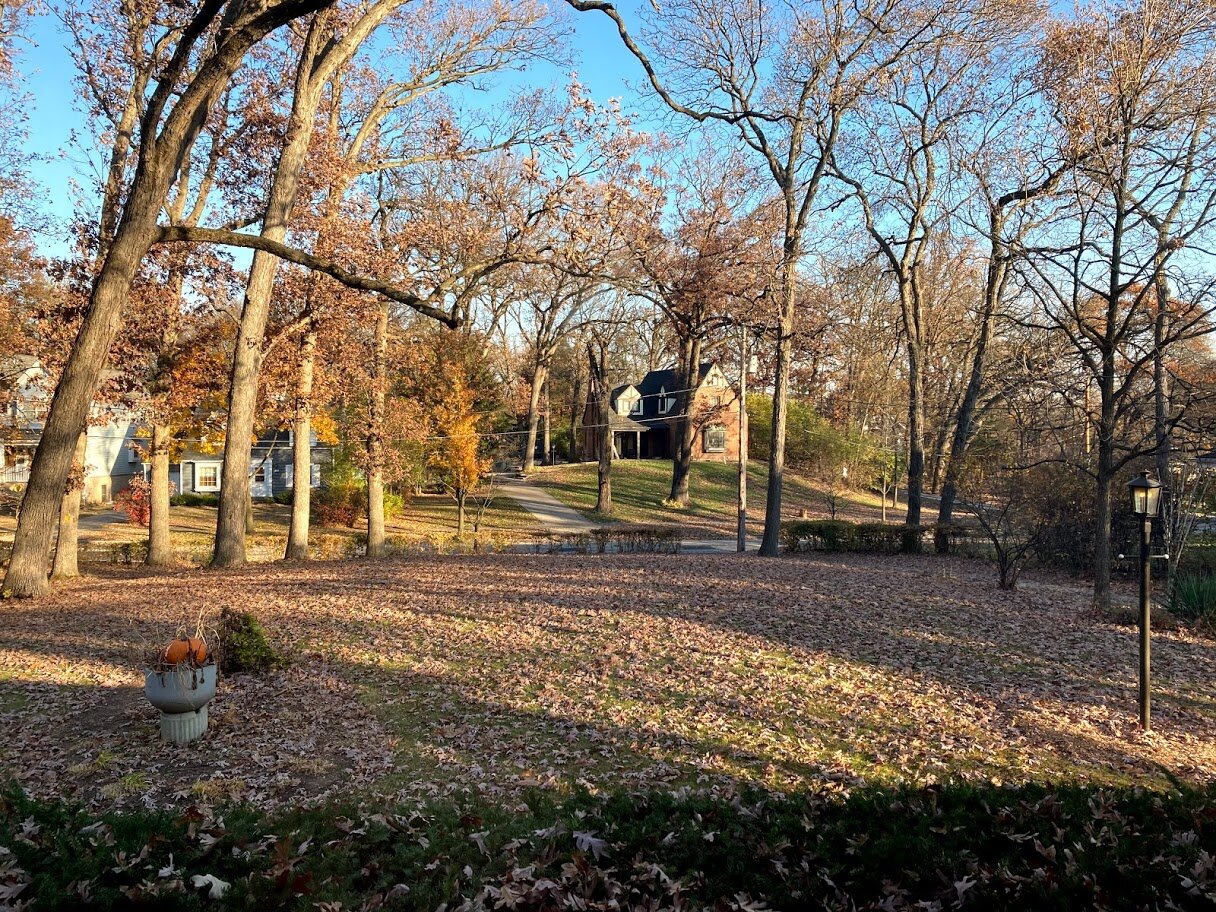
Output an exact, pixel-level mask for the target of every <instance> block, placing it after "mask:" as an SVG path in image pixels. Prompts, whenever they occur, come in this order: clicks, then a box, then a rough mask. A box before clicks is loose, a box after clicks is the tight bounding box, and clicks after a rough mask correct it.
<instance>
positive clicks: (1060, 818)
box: [0, 785, 1216, 912]
mask: <svg viewBox="0 0 1216 912" xmlns="http://www.w3.org/2000/svg"><path fill="white" fill-rule="evenodd" d="M398 810H399V809H390V808H373V807H369V806H367V805H364V806H361V807H356V806H354V805H351V806H347V807H343V806H327V807H323V808H316V809H310V810H301V811H297V812H294V813H291V814H287V815H281V816H276V817H270V818H268V817H264V816H260V815H258V814H257V813H255V812H252V811H250V810H249V809H246V808H239V807H237V808H227V809H223V810H219V809H216V810H214V811H213V810H211V809H208V808H205V807H199V806H196V805H192V804H190V803H189V801H188V800H185V801H183V803H182V806H181V809H180V811H179V812H177V813H133V814H112V815H103V816H101V817H96V816H92V815H90V814H88V813H86V812H84V811H82V810H80V809H78V808H71V807H68V806H64V805H57V804H41V803H34V802H31V801H29V800H27V799H26V798H25V797H24V796H23V795H21V794H20V793H18V792H17V791H15V790H9V791H8V792H6V793H4V797H2V798H0V846H3V847H4V848H2V849H0V907H3V906H4V903H5V901H6V900H7V902H9V903H13V904H17V905H18V907H20V904H21V903H28V904H29V908H31V909H75V908H80V907H82V906H87V907H91V908H116V909H117V908H124V909H125V908H156V909H203V908H213V909H220V908H223V909H265V908H292V909H316V908H321V909H327V910H339V909H341V910H349V909H375V908H386V909H398V908H400V909H425V910H428V912H429V910H435V909H437V908H438V907H440V906H441V905H442V904H445V903H446V909H447V910H449V912H451V910H454V909H478V908H487V909H495V908H510V909H518V910H557V909H566V908H583V909H713V910H715V912H716V910H727V909H740V910H758V909H765V908H770V909H818V908H827V909H852V908H873V909H912V908H918V909H951V908H982V909H985V910H986V912H987V910H995V909H1035V910H1052V909H1058V910H1064V909H1082V908H1084V909H1152V908H1160V909H1167V908H1170V909H1173V908H1177V909H1210V908H1212V907H1213V904H1216V857H1214V854H1216V786H1212V787H1209V788H1208V789H1206V790H1203V791H1191V790H1188V791H1181V792H1176V793H1172V794H1169V795H1163V794H1159V793H1154V792H1148V791H1143V790H1107V789H1095V788H1083V787H1058V788H1052V787H1047V786H1039V785H1030V786H1019V787H997V786H974V785H943V786H935V787H930V788H926V789H920V790H912V789H903V790H863V791H860V792H855V793H853V794H852V795H851V796H849V797H847V798H840V797H818V796H800V797H776V796H773V795H769V794H765V793H759V792H753V793H748V794H743V795H740V796H739V797H737V798H735V799H733V800H731V801H727V800H724V799H720V798H709V797H704V796H697V795H687V794H683V795H681V794H677V795H672V794H665V793H651V794H646V795H627V794H613V795H601V796H592V795H588V794H581V795H575V796H572V797H569V798H566V799H564V800H561V801H558V800H556V799H555V797H554V796H553V795H551V794H543V793H537V794H535V795H532V796H530V797H529V798H527V799H526V800H525V801H524V802H521V803H518V804H515V803H512V804H509V805H508V806H502V805H496V804H494V803H490V802H485V801H480V800H470V801H468V802H466V803H462V804H457V803H452V802H448V803H441V804H436V805H434V806H431V807H428V808H426V809H424V810H422V811H402V812H400V813H399V812H398ZM339 904H340V905H339Z"/></svg>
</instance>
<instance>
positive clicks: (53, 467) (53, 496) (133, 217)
mask: <svg viewBox="0 0 1216 912" xmlns="http://www.w3.org/2000/svg"><path fill="white" fill-rule="evenodd" d="M168 183H169V182H168V181H167V180H164V181H153V180H152V179H151V178H147V179H144V180H143V181H139V180H138V179H137V182H136V186H135V188H134V190H133V193H132V199H131V200H130V202H129V203H128V205H127V213H126V216H125V217H124V220H123V223H122V225H121V226H120V227H119V230H118V233H117V235H116V236H115V238H114V243H113V245H112V246H111V247H110V252H109V255H108V256H107V257H106V260H105V263H104V264H103V265H102V268H101V272H100V273H99V274H98V276H97V281H96V283H95V284H94V286H93V294H92V296H91V297H90V302H91V303H90V307H89V309H88V311H86V315H85V319H84V322H83V323H82V324H81V326H80V331H79V332H78V333H77V336H76V342H75V344H73V346H72V351H71V353H70V354H69V355H68V360H67V364H66V365H65V366H64V369H63V374H62V376H61V377H60V380H59V385H58V386H57V387H56V388H55V395H54V397H53V398H52V400H51V408H50V411H49V412H48V413H47V417H46V424H45V425H44V426H43V431H42V438H41V439H40V440H39V442H38V449H37V450H36V451H35V452H34V459H33V463H32V465H31V466H30V478H29V483H28V484H27V485H26V489H25V497H24V499H23V500H22V502H21V516H20V518H19V520H18V522H17V531H16V533H15V535H14V536H13V553H12V558H11V560H10V562H9V568H8V573H7V574H6V575H5V577H4V587H3V592H4V593H5V594H7V595H10V596H12V597H15V598H31V597H34V596H38V595H41V594H42V593H44V592H46V590H47V588H48V585H49V584H48V580H47V555H48V554H49V553H50V550H51V538H52V536H53V535H54V533H55V529H56V527H57V526H58V520H59V509H60V504H61V503H62V500H63V495H64V488H65V485H66V484H67V480H68V473H69V472H70V471H71V467H72V455H73V454H74V453H75V451H76V445H77V442H78V440H79V438H80V434H81V433H82V431H83V430H84V427H85V421H86V420H87V419H88V414H89V405H90V404H91V403H92V401H93V394H94V392H95V391H96V389H97V384H98V381H99V380H100V377H101V371H102V369H103V368H104V367H105V363H106V358H107V356H108V354H109V350H110V343H111V342H112V341H113V339H114V336H115V334H116V333H117V332H118V328H119V326H121V325H122V317H123V313H124V311H125V309H126V306H127V300H128V296H129V294H130V290H131V281H132V279H133V278H134V276H135V270H136V269H137V268H138V266H139V262H140V260H141V259H143V256H144V254H145V253H147V251H148V248H149V247H150V246H151V243H152V238H153V234H154V231H155V227H156V215H157V213H158V211H159V209H160V201H161V200H163V199H164V195H165V193H166V192H167V190H168Z"/></svg>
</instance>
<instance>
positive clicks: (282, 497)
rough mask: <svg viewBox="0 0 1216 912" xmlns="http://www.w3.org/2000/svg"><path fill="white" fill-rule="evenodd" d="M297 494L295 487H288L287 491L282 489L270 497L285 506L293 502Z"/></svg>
mask: <svg viewBox="0 0 1216 912" xmlns="http://www.w3.org/2000/svg"><path fill="white" fill-rule="evenodd" d="M295 496H296V490H295V488H288V489H287V490H286V491H280V492H279V493H278V494H276V495H274V497H272V498H270V499H271V500H272V501H274V502H275V503H277V504H282V505H283V506H288V505H289V504H290V503H291V502H292V500H294V499H295Z"/></svg>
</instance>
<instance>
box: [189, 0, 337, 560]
mask: <svg viewBox="0 0 1216 912" xmlns="http://www.w3.org/2000/svg"><path fill="white" fill-rule="evenodd" d="M327 23H328V17H326V16H324V15H319V16H317V17H316V18H315V19H314V20H313V24H312V27H311V28H310V29H309V33H308V39H307V41H306V42H305V46H304V51H303V53H302V54H301V56H300V61H299V65H298V68H297V71H296V85H295V93H294V96H293V98H292V107H291V118H290V120H289V122H288V126H287V135H286V137H285V139H284V141H283V149H282V152H280V154H279V160H278V163H277V164H276V166H275V172H274V178H273V179H272V181H271V184H270V192H269V193H268V194H267V197H266V208H265V210H264V212H263V214H262V230H261V235H262V237H264V238H267V239H269V240H272V241H279V242H281V241H283V240H284V239H285V238H286V237H287V224H288V220H289V219H290V217H291V210H292V207H293V206H294V205H295V201H296V195H297V191H298V189H299V183H300V172H301V171H302V170H303V168H304V163H305V161H306V160H307V157H308V146H309V143H310V142H311V140H312V133H313V126H314V123H315V120H316V112H317V106H318V105H319V103H320V100H321V88H322V87H323V85H324V82H322V81H321V80H317V79H314V78H313V66H314V63H315V62H316V59H317V54H318V52H319V50H320V48H321V43H322V42H323V41H324V40H325V38H326V37H327V35H326V32H327V28H326V25H327ZM278 268H279V259H278V257H275V256H273V255H271V254H268V253H265V252H263V251H260V250H259V251H256V252H255V253H254V255H253V264H252V266H251V267H250V269H249V281H248V282H247V283H246V285H245V302H244V306H243V307H242V309H241V322H240V327H239V328H238V330H237V339H236V350H235V352H234V353H233V360H232V380H231V386H230V389H229V393H228V427H227V432H226V434H225V436H224V467H223V472H222V475H221V481H220V508H219V515H218V517H217V518H216V528H215V551H214V554H213V556H212V560H211V562H212V564H213V565H214V566H217V567H238V566H240V565H241V564H243V563H245V522H244V510H245V501H246V500H247V499H248V497H249V460H250V449H251V447H252V443H253V438H254V434H255V432H256V430H257V429H256V427H255V422H256V418H257V399H258V378H259V376H260V375H261V371H262V359H263V357H264V356H265V351H264V348H263V344H264V341H265V338H266V323H267V320H268V319H269V317H270V297H271V294H272V292H273V291H274V279H275V274H276V273H277V272H278Z"/></svg>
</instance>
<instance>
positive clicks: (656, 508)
mask: <svg viewBox="0 0 1216 912" xmlns="http://www.w3.org/2000/svg"><path fill="white" fill-rule="evenodd" d="M738 477H739V472H738V469H737V467H736V466H735V465H734V464H733V463H729V464H728V463H721V462H694V463H693V466H692V478H691V482H690V486H689V490H690V495H691V501H690V503H689V506H688V507H687V508H686V509H676V508H673V507H669V506H666V505H665V503H664V502H665V501H666V500H667V497H668V495H669V494H670V493H671V461H670V460H665V459H643V460H636V461H635V460H627V459H623V460H620V461H618V462H615V463H613V466H612V503H613V513H612V517H611V518H610V520H609V521H617V522H629V523H647V524H654V523H659V524H671V523H676V524H679V525H681V526H684V527H685V528H686V529H688V530H690V531H692V532H694V533H695V534H700V535H703V536H704V537H706V538H716V537H730V536H733V535H734V534H735V528H736V525H735V524H736V517H737V515H738V513H737V510H738V507H737V506H736V505H737V503H738V499H737V498H738ZM747 477H748V512H747V515H748V531H749V534H753V535H758V534H760V532H761V531H762V529H763V524H764V503H765V489H766V485H767V483H768V466H767V465H766V464H765V463H762V462H756V461H753V462H752V463H751V464H750V465H749V466H748V471H747ZM529 478H530V480H531V481H532V482H534V483H535V484H537V485H539V486H540V487H543V488H545V490H547V491H548V492H549V493H550V494H552V495H553V496H554V497H556V498H557V499H558V500H560V501H562V503H564V504H567V505H568V506H571V507H574V509H576V510H579V511H580V512H582V513H584V514H586V515H587V516H588V518H590V519H593V520H597V521H600V520H603V519H604V517H601V516H599V515H597V514H596V513H595V512H594V509H595V500H596V492H597V469H596V464H595V463H591V462H583V463H574V464H571V465H561V466H547V467H542V468H538V469H537V470H536V472H535V474H533V475H531V476H529ZM781 507H782V514H783V515H784V516H785V517H786V518H793V517H795V516H798V515H799V513H800V512H801V511H803V510H806V511H807V513H808V514H809V515H810V516H812V517H816V518H824V517H827V516H828V515H829V514H828V504H827V498H826V495H825V492H824V491H823V490H822V489H821V488H820V487H818V486H816V485H815V484H813V483H812V482H810V481H808V480H807V479H805V478H802V477H800V476H798V475H797V474H794V473H789V472H787V474H786V478H785V486H784V493H783V496H782V503H781ZM837 510H838V514H839V515H840V517H841V518H845V519H852V520H861V521H867V522H874V521H877V520H879V519H880V518H881V517H882V510H881V504H880V502H879V500H878V498H877V497H876V496H874V495H872V494H869V493H867V492H848V493H847V494H846V495H845V496H843V497H841V498H840V500H839V502H838V503H837ZM887 517H888V519H889V520H890V521H891V522H901V521H902V520H903V510H902V509H898V510H897V509H889V510H888V511H887Z"/></svg>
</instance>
